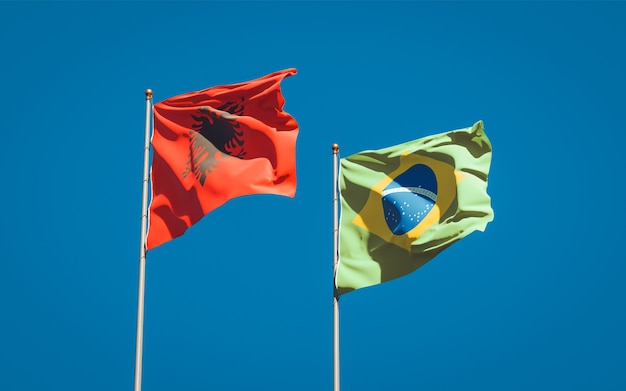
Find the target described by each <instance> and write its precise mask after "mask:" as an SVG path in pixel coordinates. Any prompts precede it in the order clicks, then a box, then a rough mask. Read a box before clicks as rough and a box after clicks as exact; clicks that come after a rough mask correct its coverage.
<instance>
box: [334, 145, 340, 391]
mask: <svg viewBox="0 0 626 391" xmlns="http://www.w3.org/2000/svg"><path fill="white" fill-rule="evenodd" d="M338 154H339V145H338V144H333V257H334V259H333V276H334V277H333V285H334V289H333V292H334V294H333V315H334V316H333V357H334V388H333V389H334V391H339V293H338V292H337V283H336V278H337V264H338V258H339V251H338V250H339V249H338V247H339V245H338V238H339V223H338V215H339V202H338V200H337V196H338V193H339V189H338V182H337V161H338V157H339V156H338Z"/></svg>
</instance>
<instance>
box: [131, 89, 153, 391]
mask: <svg viewBox="0 0 626 391" xmlns="http://www.w3.org/2000/svg"><path fill="white" fill-rule="evenodd" d="M151 105H152V90H151V89H149V88H148V89H147V90H146V129H145V138H144V146H143V189H142V196H141V238H140V240H139V242H140V243H139V288H138V295H137V342H136V348H135V391H140V390H141V368H142V357H143V313H144V297H145V287H146V229H147V226H148V177H149V176H148V165H149V160H150V112H151V110H150V109H151Z"/></svg>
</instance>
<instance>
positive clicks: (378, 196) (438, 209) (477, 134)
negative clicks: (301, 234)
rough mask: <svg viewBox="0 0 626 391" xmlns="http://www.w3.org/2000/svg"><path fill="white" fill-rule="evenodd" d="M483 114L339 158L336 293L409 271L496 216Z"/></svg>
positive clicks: (489, 149)
mask: <svg viewBox="0 0 626 391" xmlns="http://www.w3.org/2000/svg"><path fill="white" fill-rule="evenodd" d="M490 165H491V143H490V142H489V139H488V138H487V136H486V135H485V132H484V130H483V122H482V121H478V122H476V123H475V124H474V126H472V127H469V128H464V129H459V130H453V131H450V132H446V133H441V134H436V135H433V136H429V137H425V138H421V139H418V140H414V141H410V142H407V143H404V144H400V145H396V146H393V147H389V148H384V149H380V150H376V151H364V152H360V153H357V154H355V155H352V156H349V157H347V158H343V159H341V168H340V176H339V181H340V183H339V186H340V191H341V193H340V198H341V218H340V225H339V263H338V265H337V268H336V275H335V285H336V289H337V292H338V294H344V293H347V292H350V291H352V290H355V289H360V288H364V287H367V286H371V285H376V284H380V283H382V282H385V281H389V280H392V279H394V278H398V277H401V276H404V275H406V274H409V273H411V272H413V271H414V270H416V269H417V268H419V267H421V266H422V265H424V264H425V263H426V262H428V261H430V260H431V259H432V258H433V257H435V256H436V255H438V254H439V253H440V252H441V251H443V250H445V249H446V248H448V246H450V245H452V244H453V243H454V242H456V241H457V240H459V239H461V238H463V237H465V236H467V235H469V234H470V233H471V232H473V231H475V230H481V231H484V230H485V227H486V226H487V223H489V222H490V221H492V220H493V210H492V209H491V199H490V197H489V195H488V194H487V176H488V174H489V167H490Z"/></svg>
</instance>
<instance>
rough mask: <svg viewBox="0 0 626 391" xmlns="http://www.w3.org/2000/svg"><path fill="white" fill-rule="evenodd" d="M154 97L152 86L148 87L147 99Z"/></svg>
mask: <svg viewBox="0 0 626 391" xmlns="http://www.w3.org/2000/svg"><path fill="white" fill-rule="evenodd" d="M149 99H152V90H151V89H150V88H148V89H146V100H149Z"/></svg>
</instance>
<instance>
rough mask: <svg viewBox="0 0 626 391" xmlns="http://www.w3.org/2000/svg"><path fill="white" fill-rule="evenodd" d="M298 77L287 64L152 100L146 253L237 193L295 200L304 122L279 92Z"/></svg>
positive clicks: (184, 229)
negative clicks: (242, 78)
mask: <svg viewBox="0 0 626 391" xmlns="http://www.w3.org/2000/svg"><path fill="white" fill-rule="evenodd" d="M294 74H296V70H295V69H286V70H283V71H279V72H275V73H272V74H269V75H267V76H264V77H261V78H259V79H256V80H252V81H248V82H244V83H238V84H230V85H224V86H217V87H211V88H208V89H205V90H201V91H197V92H191V93H188V94H184V95H179V96H175V97H173V98H169V99H166V100H164V101H162V102H159V103H157V104H155V105H154V107H153V112H154V133H153V136H152V147H153V151H154V152H153V158H152V172H151V177H152V200H151V202H150V211H149V220H148V236H147V241H146V248H147V249H148V250H150V249H152V248H155V247H157V246H159V245H161V244H163V243H165V242H167V241H169V240H171V239H174V238H176V237H178V236H181V235H183V234H184V233H185V231H186V230H187V228H189V227H191V226H192V225H193V224H195V223H196V222H198V221H199V220H200V219H201V218H202V217H203V216H204V215H206V214H207V213H209V212H210V211H212V210H213V209H215V208H217V207H219V206H221V205H222V204H224V203H225V202H226V201H228V200H229V199H231V198H235V197H240V196H243V195H249V194H277V195H284V196H287V197H294V195H295V192H296V161H295V160H296V159H295V149H296V138H297V136H298V123H297V122H296V120H295V119H294V118H293V117H292V116H291V115H289V114H288V113H286V112H285V111H283V105H284V103H285V100H284V98H283V95H282V93H281V90H280V82H281V81H282V80H283V79H284V78H285V77H288V76H291V75H294Z"/></svg>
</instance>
